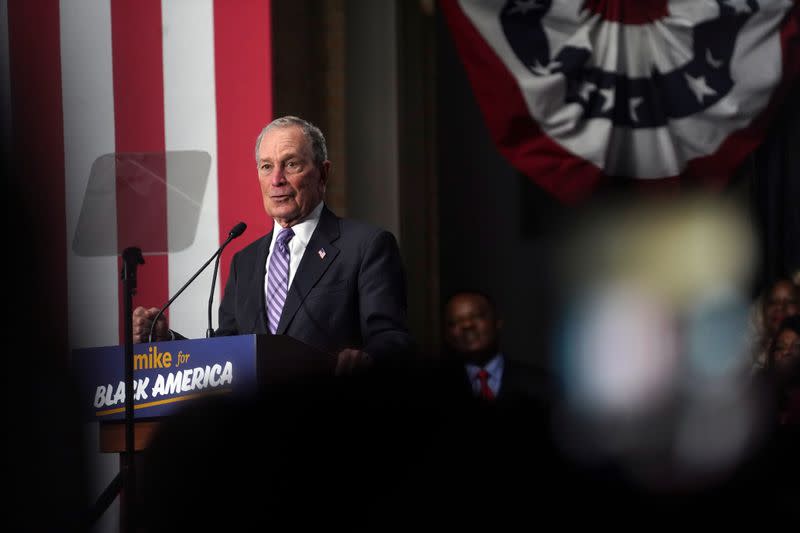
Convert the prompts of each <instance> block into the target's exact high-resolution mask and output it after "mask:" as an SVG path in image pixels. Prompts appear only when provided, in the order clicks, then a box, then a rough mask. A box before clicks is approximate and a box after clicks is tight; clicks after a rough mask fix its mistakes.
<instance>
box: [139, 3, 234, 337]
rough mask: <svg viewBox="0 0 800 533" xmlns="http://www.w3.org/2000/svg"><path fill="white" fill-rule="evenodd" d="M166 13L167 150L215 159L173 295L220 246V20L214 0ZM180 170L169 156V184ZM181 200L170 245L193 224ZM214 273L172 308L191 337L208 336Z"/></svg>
mask: <svg viewBox="0 0 800 533" xmlns="http://www.w3.org/2000/svg"><path fill="white" fill-rule="evenodd" d="M161 10H162V14H161V16H162V20H163V28H164V33H163V39H164V40H163V55H164V128H165V141H166V151H167V153H169V152H171V151H175V150H199V151H203V152H206V153H208V154H209V155H210V156H211V167H210V169H209V175H208V177H207V180H208V181H207V184H206V188H205V194H204V195H203V199H202V206H200V207H201V211H200V217H199V221H198V227H197V233H196V236H195V239H194V242H193V243H192V244H191V246H189V247H188V248H187V249H185V250H182V251H171V253H170V255H169V293H170V295H172V294H175V292H177V291H178V289H180V288H181V286H183V284H184V283H186V281H187V280H188V279H189V278H190V277H191V276H192V275H193V274H194V272H195V271H196V270H197V269H198V268H200V266H201V265H202V264H203V263H204V262H205V261H206V260H207V259H208V258H209V257H210V256H211V254H212V253H213V252H214V250H216V249H217V247H218V246H219V230H218V226H219V222H218V221H219V217H218V211H217V205H218V202H217V197H218V196H217V131H216V100H215V98H216V94H215V82H214V17H213V2H212V0H202V1H196V0H181V1H172V0H171V1H166V0H162V3H161ZM177 171H178V169H177V168H176V159H174V158H168V159H167V181H168V182H169V181H170V176H171V175H172V176H175V172H177ZM196 178H197V179H205V178H206V177H205V176H196ZM175 198H176V196H175V195H172V194H170V195H168V204H167V220H168V232H169V233H168V235H169V243H170V247H172V246H173V243H175V242H176V240H177V236H178V235H181V234H185V232H186V229H185V226H186V224H187V221H186V220H184V219H183V218H184V217H183V216H182V213H181V211H180V210H179V208H178V205H177V204H176V202H175V201H173V200H175ZM212 272H213V264H212V265H210V266H209V267H208V269H207V270H206V271H205V272H204V273H203V274H202V275H201V276H200V277H198V278H197V279H196V280H195V281H194V282H193V283H192V285H191V286H190V287H189V288H188V289H187V290H186V292H185V293H183V294H182V295H181V296H180V298H178V299H177V300H176V301H175V303H173V304H172V307H171V310H170V326H171V327H172V328H173V329H175V330H176V331H180V332H181V333H183V334H184V335H186V336H188V337H202V336H203V334H204V332H205V330H206V324H207V308H208V295H209V291H210V288H211V276H212ZM217 283H219V281H218V282H217ZM219 294H220V292H219V286H217V289H216V295H215V298H214V300H215V302H214V303H215V306H214V311H213V314H212V316H213V318H214V324H215V326H216V318H217V315H216V309H217V307H218V305H219ZM154 305H160V303H154Z"/></svg>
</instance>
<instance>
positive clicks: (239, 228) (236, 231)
mask: <svg viewBox="0 0 800 533" xmlns="http://www.w3.org/2000/svg"><path fill="white" fill-rule="evenodd" d="M245 229H247V224H245V223H244V222H239V223H238V224H236V225H235V226H234V227H233V228H232V229H231V230H230V231H229V232H228V238H227V239H225V242H223V243H222V245H221V246H220V247H219V248H217V251H216V252H214V255H212V256H211V257H210V258H209V259H208V261H206V262H205V263H204V264H203V266H201V267H200V270H198V271H197V272H195V274H194V276H192V277H191V278H189V281H187V282H186V283H185V284H184V285H183V287H181V288H180V290H178V292H176V293H175V295H174V296H173V297H172V298H170V299H169V301H167V303H165V304H164V305H163V306H161V309H159V310H158V314H157V315H156V317H155V318H154V319H153V323H152V324H150V333H149V335H148V336H147V340H148V342H153V333H154V332H155V328H156V324H157V323H158V319H159V318H161V316H162V315H163V314H164V311H166V310H167V308H169V306H170V305H172V302H174V301H175V299H176V298H178V296H180V295H181V293H183V291H185V290H186V287H188V286H189V285H190V284H191V283H192V282H193V281H194V280H195V279H196V278H197V276H199V275H200V274H201V273H202V272H203V271H204V270H205V269H206V267H207V266H208V265H209V264H210V263H211V261H213V260H214V259H216V260H217V263H216V265H215V267H214V279H213V280H212V284H211V298H210V299H209V301H208V306H209V307H208V326H209V329H210V328H211V303H212V302H213V298H214V286H215V285H216V277H217V269H218V267H219V257H220V255H221V254H222V251H223V250H224V249H225V247H226V246H228V243H230V242H231V241H232V240H233V239H235V238H236V237H238V236H240V235H241V234H242V233H244V230H245ZM206 334H207V335H208V332H206ZM212 335H213V333H212Z"/></svg>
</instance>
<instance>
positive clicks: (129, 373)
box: [120, 247, 144, 532]
mask: <svg viewBox="0 0 800 533" xmlns="http://www.w3.org/2000/svg"><path fill="white" fill-rule="evenodd" d="M143 264H144V258H143V257H142V250H141V249H139V248H135V247H130V248H125V250H124V251H123V252H122V288H123V291H122V292H123V293H124V298H125V453H124V454H123V455H122V468H121V473H122V498H121V500H120V505H121V509H120V513H121V517H120V518H121V520H120V522H121V524H122V528H123V531H126V532H130V531H133V530H134V527H133V525H134V507H135V503H136V463H135V453H136V441H135V430H134V428H135V426H134V415H133V295H134V294H136V268H137V267H138V265H143Z"/></svg>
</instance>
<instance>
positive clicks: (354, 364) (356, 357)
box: [336, 348, 372, 376]
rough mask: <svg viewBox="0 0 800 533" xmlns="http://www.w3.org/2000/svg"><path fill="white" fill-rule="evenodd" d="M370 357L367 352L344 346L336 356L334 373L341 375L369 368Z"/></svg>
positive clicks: (370, 363)
mask: <svg viewBox="0 0 800 533" xmlns="http://www.w3.org/2000/svg"><path fill="white" fill-rule="evenodd" d="M371 365H372V358H371V357H370V356H369V354H368V353H367V352H364V351H361V350H356V349H354V348H345V349H344V350H342V351H341V352H339V354H338V355H337V357H336V375H337V376H343V375H348V374H353V373H355V372H357V371H360V370H364V369H366V368H369V367H370V366H371Z"/></svg>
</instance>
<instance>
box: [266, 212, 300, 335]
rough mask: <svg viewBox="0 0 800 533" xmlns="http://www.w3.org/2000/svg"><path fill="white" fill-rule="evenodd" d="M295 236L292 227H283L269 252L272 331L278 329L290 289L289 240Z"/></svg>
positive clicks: (269, 308)
mask: <svg viewBox="0 0 800 533" xmlns="http://www.w3.org/2000/svg"><path fill="white" fill-rule="evenodd" d="M292 237H294V231H292V228H284V229H281V230H280V232H279V233H278V239H277V240H276V241H275V249H274V250H273V251H272V253H271V254H269V275H268V276H267V321H268V322H269V331H270V333H273V334H274V333H275V332H276V331H277V330H278V322H280V320H281V313H282V312H283V304H284V303H285V302H286V294H287V293H288V291H289V241H290V240H291V239H292Z"/></svg>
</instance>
